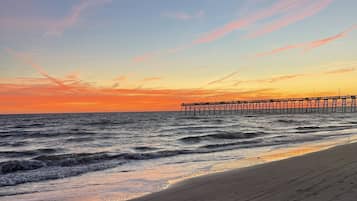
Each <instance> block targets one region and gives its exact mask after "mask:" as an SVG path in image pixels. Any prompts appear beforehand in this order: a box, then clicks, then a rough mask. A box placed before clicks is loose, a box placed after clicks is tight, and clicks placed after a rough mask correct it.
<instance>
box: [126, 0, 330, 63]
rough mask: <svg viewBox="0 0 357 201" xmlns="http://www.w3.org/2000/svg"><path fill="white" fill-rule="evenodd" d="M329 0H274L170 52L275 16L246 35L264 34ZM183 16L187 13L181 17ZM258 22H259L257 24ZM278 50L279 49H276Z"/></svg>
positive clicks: (150, 55) (146, 56) (147, 56)
mask: <svg viewBox="0 0 357 201" xmlns="http://www.w3.org/2000/svg"><path fill="white" fill-rule="evenodd" d="M332 1H333V0H275V1H274V3H273V4H272V5H270V6H268V7H265V8H262V9H260V10H258V11H252V12H250V13H249V14H248V15H247V16H244V17H241V18H239V19H237V20H234V21H231V22H228V23H226V24H224V25H223V26H221V27H218V28H216V29H214V30H212V31H208V32H207V33H205V34H203V35H202V36H200V37H198V38H196V39H194V40H192V41H191V42H190V43H188V44H186V45H183V46H182V47H184V48H174V49H177V51H173V53H176V52H179V51H183V50H185V49H187V48H190V47H193V46H195V45H200V44H205V43H211V42H213V41H216V40H218V39H220V38H223V37H225V36H226V35H228V34H230V33H232V32H233V31H236V30H239V29H243V28H247V27H249V26H251V25H254V24H256V23H257V22H261V21H264V22H265V20H267V19H271V18H278V19H277V20H275V21H273V22H271V23H268V24H267V25H265V26H263V27H262V28H260V29H258V30H257V31H255V32H252V33H249V34H248V37H249V38H253V37H258V36H262V35H264V34H267V33H270V32H273V31H276V30H279V29H281V28H283V27H285V26H287V25H290V24H292V23H295V22H298V21H301V20H304V19H306V18H308V17H311V16H313V15H315V14H317V13H319V12H320V11H322V10H324V9H325V8H327V7H328V6H329V5H330V4H331V3H332ZM259 2H264V1H254V3H259ZM183 18H187V17H183ZM259 26H260V25H259ZM291 48H293V47H291V46H287V47H284V48H283V49H291ZM277 51H279V50H277ZM169 53H172V52H170V51H161V52H149V53H146V54H143V55H141V56H137V57H135V58H134V59H133V60H134V61H135V62H144V61H147V60H149V59H151V58H153V57H158V56H161V55H164V54H169Z"/></svg>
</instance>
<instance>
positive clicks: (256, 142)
mask: <svg viewBox="0 0 357 201" xmlns="http://www.w3.org/2000/svg"><path fill="white" fill-rule="evenodd" d="M262 142H263V140H261V139H258V140H250V141H241V142H233V143H223V144H209V145H204V146H201V148H204V149H216V148H222V147H233V146H234V147H235V148H237V147H236V146H237V145H249V146H243V147H242V146H241V148H247V147H252V146H254V147H258V146H257V144H259V143H262ZM260 146H267V145H263V144H260Z"/></svg>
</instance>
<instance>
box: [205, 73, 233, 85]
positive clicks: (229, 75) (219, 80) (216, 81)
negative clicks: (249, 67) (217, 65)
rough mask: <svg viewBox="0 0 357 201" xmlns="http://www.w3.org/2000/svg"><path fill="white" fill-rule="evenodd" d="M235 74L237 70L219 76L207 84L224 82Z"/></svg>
mask: <svg viewBox="0 0 357 201" xmlns="http://www.w3.org/2000/svg"><path fill="white" fill-rule="evenodd" d="M235 75H237V72H233V73H230V74H228V75H226V76H224V77H222V78H219V79H217V80H213V81H210V82H208V83H207V85H213V84H219V83H222V82H224V81H226V80H228V79H230V78H232V77H234V76H235Z"/></svg>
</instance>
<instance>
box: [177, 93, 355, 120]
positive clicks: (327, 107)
mask: <svg viewBox="0 0 357 201" xmlns="http://www.w3.org/2000/svg"><path fill="white" fill-rule="evenodd" d="M181 111H182V112H184V113H185V114H186V115H211V114H212V115H215V114H254V113H264V114H290V113H331V112H357V107H356V96H355V95H353V96H352V95H348V96H325V97H306V98H282V99H265V100H237V101H220V102H196V103H182V104H181Z"/></svg>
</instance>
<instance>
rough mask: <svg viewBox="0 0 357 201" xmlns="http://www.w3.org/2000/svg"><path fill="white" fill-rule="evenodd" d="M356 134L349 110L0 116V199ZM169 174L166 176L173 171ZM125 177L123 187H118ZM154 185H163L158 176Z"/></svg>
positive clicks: (354, 118) (354, 117)
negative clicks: (114, 175) (325, 112)
mask: <svg viewBox="0 0 357 201" xmlns="http://www.w3.org/2000/svg"><path fill="white" fill-rule="evenodd" d="M356 131H357V114H356V113H354V114H352V113H345V114H342V113H341V114H296V115H259V116H255V115H249V116H235V115H224V116H202V117H188V116H184V115H182V114H180V113H174V112H172V113H103V114H46V115H2V116H0V200H2V199H4V200H11V199H13V200H18V199H17V198H19V197H17V196H24V195H32V196H31V197H32V198H33V199H34V200H36V194H38V193H43V192H46V193H48V194H50V192H51V191H55V190H58V186H60V185H59V183H61V181H66V182H67V181H69V180H68V179H70V180H71V181H70V183H71V184H74V183H76V182H78V181H81V182H80V183H81V185H80V186H82V187H83V186H85V185H99V183H100V181H99V179H98V180H96V181H94V182H93V181H83V178H87V176H88V177H90V176H92V175H94V174H101V173H103V174H102V176H103V175H108V174H114V173H115V174H116V175H117V176H118V175H120V173H121V174H123V175H124V174H125V175H126V177H128V175H130V174H131V176H132V178H133V179H134V183H135V182H136V183H140V182H141V185H142V184H143V183H145V182H143V181H144V177H147V174H146V175H142V176H141V175H140V174H144V173H145V171H148V170H147V169H146V167H153V166H158V165H159V166H160V165H162V166H164V165H166V166H167V165H168V166H170V165H173V166H176V167H183V169H182V170H177V168H176V170H177V171H181V172H182V171H186V170H187V168H186V170H185V168H184V167H191V166H192V167H196V166H194V164H195V163H197V164H205V165H208V166H209V164H212V163H217V162H220V161H225V160H232V159H237V158H244V157H245V155H244V153H245V152H243V151H240V150H254V149H259V148H262V147H263V148H264V147H268V148H272V149H274V148H276V147H279V146H286V145H291V144H297V143H304V142H311V141H319V140H325V139H329V138H337V137H346V136H349V135H353V134H356V133H357V132H356ZM197 167H199V168H203V167H204V166H197ZM191 169H192V168H191ZM176 170H175V171H176ZM175 171H171V172H170V174H172V175H175V174H177V172H175ZM135 173H136V174H135ZM191 173H192V172H191ZM86 175H87V176H86ZM133 175H135V176H133ZM118 177H119V176H118ZM118 177H116V180H117V181H118V180H120V179H118ZM140 178H141V179H142V180H140ZM58 179H60V180H58ZM65 179H67V180H65ZM139 180H140V181H139ZM130 181H131V183H130ZM145 181H148V180H147V178H146V180H145ZM155 181H158V178H156V180H155ZM56 182H57V183H56ZM58 182H59V183H58ZM122 182H124V181H122ZM125 182H129V183H130V185H129V184H128V185H127V186H125V185H126V184H125ZM125 182H124V183H121V185H120V189H121V190H122V191H127V192H131V191H132V190H133V188H131V186H132V185H133V180H130V179H127V180H125ZM153 185H154V183H147V184H146V188H147V189H146V190H147V191H150V186H153ZM155 185H166V184H165V182H164V181H162V183H160V182H156V183H155ZM67 186H68V184H67ZM72 187H73V186H72ZM77 187H78V186H77ZM78 188H79V189H80V188H81V187H78ZM158 188H162V187H158ZM117 190H118V189H117ZM152 191H154V190H152Z"/></svg>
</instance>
